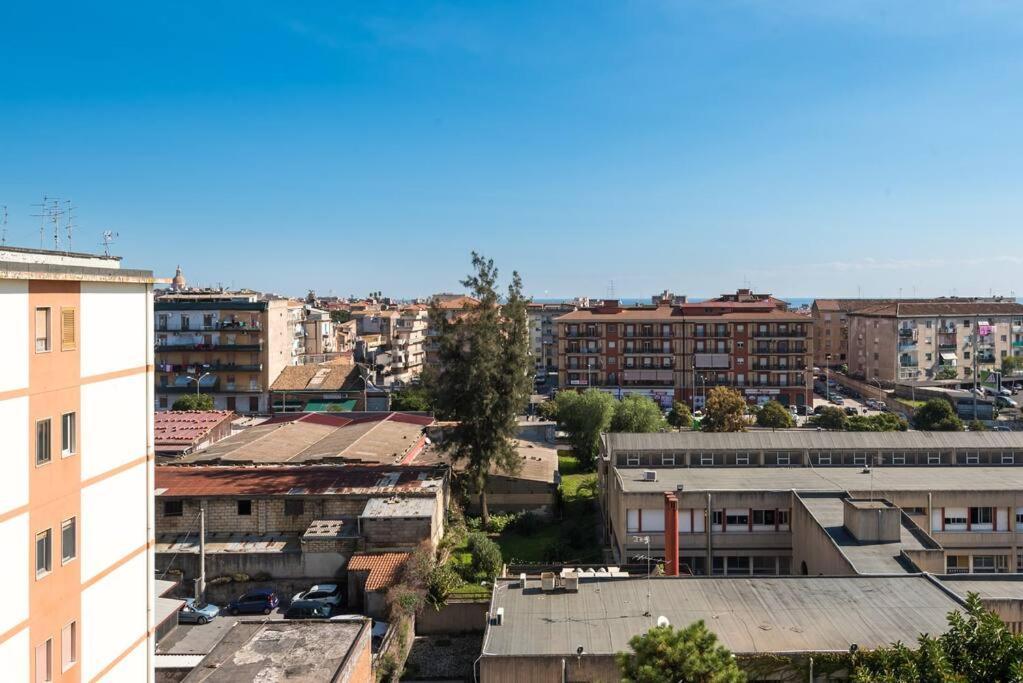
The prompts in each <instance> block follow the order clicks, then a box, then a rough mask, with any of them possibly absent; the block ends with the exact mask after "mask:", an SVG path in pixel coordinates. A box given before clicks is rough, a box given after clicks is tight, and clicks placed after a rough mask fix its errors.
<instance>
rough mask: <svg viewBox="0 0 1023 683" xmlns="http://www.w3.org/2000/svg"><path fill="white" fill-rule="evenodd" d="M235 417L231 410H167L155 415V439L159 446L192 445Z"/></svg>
mask: <svg viewBox="0 0 1023 683" xmlns="http://www.w3.org/2000/svg"><path fill="white" fill-rule="evenodd" d="M233 417H234V412H232V411H230V410H165V411H162V412H156V413H154V414H153V438H154V440H155V442H156V444H157V445H160V444H161V443H163V444H190V443H193V442H195V441H198V440H200V439H202V438H203V437H205V436H206V435H207V434H209V433H210V431H212V430H213V429H214V428H215V427H216V426H217V425H219V424H220V423H222V422H223V421H224V420H230V419H232V418H233Z"/></svg>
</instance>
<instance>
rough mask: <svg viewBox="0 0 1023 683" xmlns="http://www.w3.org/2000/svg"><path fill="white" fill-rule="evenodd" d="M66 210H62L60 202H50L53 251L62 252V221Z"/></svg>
mask: <svg viewBox="0 0 1023 683" xmlns="http://www.w3.org/2000/svg"><path fill="white" fill-rule="evenodd" d="M63 215H64V210H63V209H61V208H60V200H59V199H54V200H53V201H52V202H50V216H49V219H50V223H52V224H53V250H54V251H60V219H61V217H62V216H63Z"/></svg>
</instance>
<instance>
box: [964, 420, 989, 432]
mask: <svg viewBox="0 0 1023 683" xmlns="http://www.w3.org/2000/svg"><path fill="white" fill-rule="evenodd" d="M967 426H968V427H969V428H970V431H971V432H986V431H987V425H986V424H984V423H983V422H981V421H980V420H970V421H969V422H968V423H967Z"/></svg>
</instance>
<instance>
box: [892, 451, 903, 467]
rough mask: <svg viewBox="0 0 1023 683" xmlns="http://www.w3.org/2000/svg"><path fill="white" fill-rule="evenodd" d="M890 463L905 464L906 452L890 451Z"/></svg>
mask: <svg viewBox="0 0 1023 683" xmlns="http://www.w3.org/2000/svg"><path fill="white" fill-rule="evenodd" d="M892 464H893V465H905V464H906V454H905V453H892Z"/></svg>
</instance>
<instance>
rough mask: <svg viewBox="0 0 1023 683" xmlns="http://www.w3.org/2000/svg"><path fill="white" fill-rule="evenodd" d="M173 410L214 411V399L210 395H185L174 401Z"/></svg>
mask: <svg viewBox="0 0 1023 683" xmlns="http://www.w3.org/2000/svg"><path fill="white" fill-rule="evenodd" d="M171 410H213V397H212V396H210V395H209V394H185V395H184V396H182V397H181V398H179V399H178V400H177V401H174V405H172V406H171Z"/></svg>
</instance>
